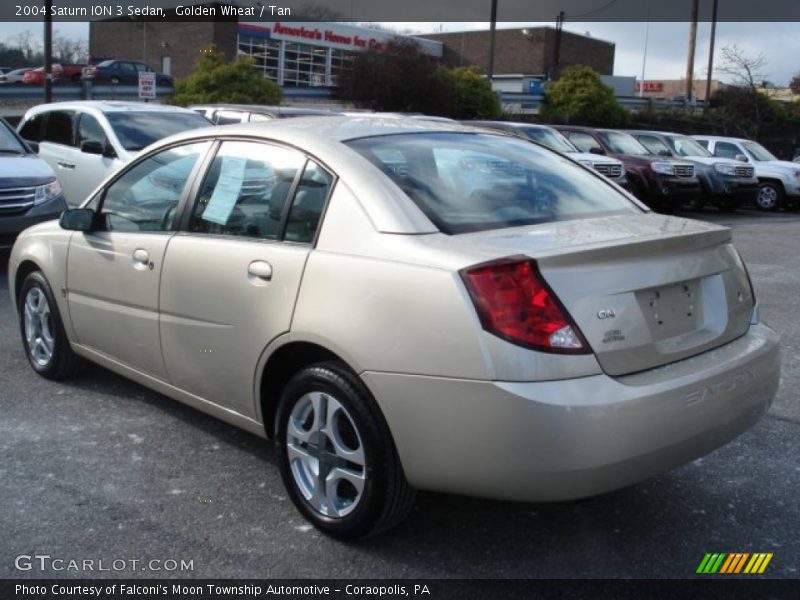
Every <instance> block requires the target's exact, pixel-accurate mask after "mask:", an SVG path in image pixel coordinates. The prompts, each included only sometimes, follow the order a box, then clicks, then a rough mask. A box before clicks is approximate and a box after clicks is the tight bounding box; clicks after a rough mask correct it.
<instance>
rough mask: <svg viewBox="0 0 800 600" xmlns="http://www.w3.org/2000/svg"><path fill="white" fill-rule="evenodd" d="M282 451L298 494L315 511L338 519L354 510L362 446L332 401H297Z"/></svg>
mask: <svg viewBox="0 0 800 600" xmlns="http://www.w3.org/2000/svg"><path fill="white" fill-rule="evenodd" d="M286 450H287V454H288V459H289V466H290V469H291V474H292V477H293V479H294V482H295V484H296V486H297V489H298V490H299V491H300V493H301V494H302V495H303V497H304V498H305V500H306V502H308V504H309V505H310V506H311V507H312V508H313V509H314V510H315V511H317V512H318V513H320V514H322V515H324V516H326V517H330V518H341V517H344V516H346V515H347V514H349V513H350V512H352V511H353V510H354V509H355V508H356V506H357V505H358V502H359V500H360V499H361V497H362V494H363V492H364V485H365V483H366V466H365V465H366V460H365V456H364V446H363V444H362V442H361V437H360V435H359V433H358V430H357V429H356V426H355V422H354V420H353V418H352V416H351V415H350V413H349V412H348V411H347V409H345V407H344V406H343V405H342V404H341V402H339V401H338V400H337V399H336V398H335V397H334V396H332V395H330V394H327V393H323V392H309V393H307V394H304V395H303V396H301V397H300V399H299V400H298V401H297V403H296V404H295V405H294V408H293V409H292V412H291V415H290V416H289V422H288V427H287V430H286Z"/></svg>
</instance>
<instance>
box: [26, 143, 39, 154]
mask: <svg viewBox="0 0 800 600" xmlns="http://www.w3.org/2000/svg"><path fill="white" fill-rule="evenodd" d="M25 143H26V144H28V148H30V149H31V152H34V153H35V154H39V142H32V141H30V140H25Z"/></svg>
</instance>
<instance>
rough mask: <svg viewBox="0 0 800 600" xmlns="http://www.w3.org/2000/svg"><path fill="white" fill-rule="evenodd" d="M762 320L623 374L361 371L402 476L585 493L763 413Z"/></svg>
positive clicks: (553, 494) (765, 332)
mask: <svg viewBox="0 0 800 600" xmlns="http://www.w3.org/2000/svg"><path fill="white" fill-rule="evenodd" d="M778 341H779V338H778V336H777V334H775V333H774V332H773V331H772V330H770V329H769V328H768V327H766V326H765V325H760V324H759V325H753V326H751V327H750V330H749V331H748V333H747V334H746V335H744V336H742V337H740V338H738V339H737V340H735V341H733V342H731V343H729V344H726V345H725V346H722V347H720V348H717V349H715V350H713V351H710V352H706V353H704V354H701V355H699V356H696V357H693V358H690V359H686V360H683V361H680V362H677V363H673V364H671V365H667V366H664V367H660V368H657V369H652V370H650V371H646V372H642V373H638V374H635V375H630V376H625V377H618V378H613V377H609V376H607V375H604V374H602V375H593V376H590V377H583V378H578V379H572V380H562V381H548V382H537V383H520V382H492V381H476V380H455V379H442V378H434V377H424V376H413V375H399V374H388V373H375V372H367V373H364V374H363V375H362V376H363V379H364V381H365V382H366V383H367V385H368V386H369V387H370V389H371V390H372V391H373V393H374V394H375V397H376V399H377V401H378V404H379V405H380V407H381V409H382V411H383V413H384V415H385V417H386V420H387V422H388V424H389V427H390V429H391V431H392V434H393V436H394V440H395V443H396V445H397V449H398V452H399V454H400V459H401V461H402V464H403V468H404V469H405V473H406V476H407V477H408V480H409V482H410V483H411V484H412V485H413V486H415V487H419V488H422V489H429V490H436V491H442V492H452V493H458V494H467V495H474V496H482V497H491V498H501V499H510V500H522V501H554V500H566V499H571V498H579V497H584V496H591V495H594V494H598V493H602V492H606V491H610V490H613V489H617V488H620V487H624V486H626V485H630V484H632V483H635V482H637V481H640V480H642V479H644V478H646V477H649V476H651V475H654V474H657V473H660V472H663V471H665V470H668V469H670V468H672V467H675V466H678V465H681V464H684V463H686V462H688V461H691V460H692V459H694V458H697V457H699V456H702V455H704V454H706V453H708V452H710V451H711V450H713V449H715V448H717V447H719V446H721V445H723V444H725V443H726V442H728V441H729V440H731V439H733V438H734V437H736V436H737V435H739V434H740V433H742V432H743V431H745V430H746V429H748V428H749V427H750V426H752V425H753V424H754V423H755V422H756V421H757V420H758V419H759V418H760V417H761V415H762V414H763V413H764V412H765V411H766V410H767V408H768V407H769V405H770V404H771V402H772V399H773V397H774V395H775V393H776V391H777V389H778V383H779V379H780V350H779V346H778Z"/></svg>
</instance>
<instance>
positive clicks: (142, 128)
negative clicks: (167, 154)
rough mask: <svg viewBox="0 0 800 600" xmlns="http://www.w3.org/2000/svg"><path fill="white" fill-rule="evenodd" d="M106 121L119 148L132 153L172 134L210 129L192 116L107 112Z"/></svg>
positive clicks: (197, 116)
mask: <svg viewBox="0 0 800 600" xmlns="http://www.w3.org/2000/svg"><path fill="white" fill-rule="evenodd" d="M106 117H107V118H108V122H109V123H110V124H111V128H112V129H113V130H114V133H116V134H117V138H118V139H119V143H120V144H122V147H123V148H125V149H126V150H132V151H135V150H141V149H142V148H144V147H145V146H149V145H150V144H152V143H153V142H155V141H158V140H160V139H162V138H165V137H167V136H168V135H172V134H173V133H180V132H181V131H186V130H187V129H197V128H198V127H208V126H210V125H211V122H210V121H209V120H208V119H206V118H205V117H203V116H202V115H198V114H197V113H193V112H192V113H181V112H167V111H165V112H163V113H162V112H155V111H149V112H144V111H143V112H109V113H106Z"/></svg>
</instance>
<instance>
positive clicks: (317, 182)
mask: <svg viewBox="0 0 800 600" xmlns="http://www.w3.org/2000/svg"><path fill="white" fill-rule="evenodd" d="M332 184H333V175H331V174H330V173H328V172H327V171H326V170H325V169H323V168H322V167H320V166H319V165H318V164H317V163H315V162H313V161H308V163H307V164H306V168H305V170H304V171H303V175H302V177H301V178H300V182H299V183H298V184H297V191H296V192H295V194H294V201H293V202H292V207H291V208H290V209H289V218H288V220H287V221H286V232H285V234H284V239H285V240H287V241H289V242H300V243H305V244H310V243H311V242H313V241H314V236H316V233H317V229H318V228H319V222H320V219H321V218H322V210H323V209H324V208H325V200H327V198H328V194H329V193H330V190H331V185H332Z"/></svg>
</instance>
